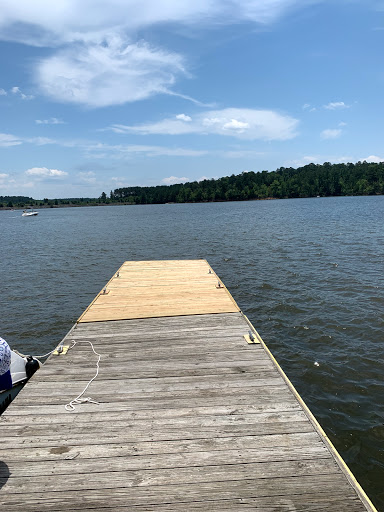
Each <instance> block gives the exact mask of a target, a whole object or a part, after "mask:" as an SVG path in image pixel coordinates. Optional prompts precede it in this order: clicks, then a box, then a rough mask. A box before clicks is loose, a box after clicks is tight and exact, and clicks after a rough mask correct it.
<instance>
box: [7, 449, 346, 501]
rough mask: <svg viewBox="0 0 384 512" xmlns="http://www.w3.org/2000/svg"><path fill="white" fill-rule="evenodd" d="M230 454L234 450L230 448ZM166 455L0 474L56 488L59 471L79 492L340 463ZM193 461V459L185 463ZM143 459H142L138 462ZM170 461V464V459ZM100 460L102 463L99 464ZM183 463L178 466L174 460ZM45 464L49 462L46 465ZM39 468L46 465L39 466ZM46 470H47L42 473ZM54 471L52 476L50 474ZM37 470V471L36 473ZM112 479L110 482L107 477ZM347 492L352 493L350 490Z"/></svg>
mask: <svg viewBox="0 0 384 512" xmlns="http://www.w3.org/2000/svg"><path fill="white" fill-rule="evenodd" d="M199 455H200V457H201V458H202V462H203V464H204V462H205V457H206V458H207V460H209V457H210V456H209V454H206V453H205V452H199ZM228 455H232V452H230V453H229V454H228ZM160 458H161V459H163V460H164V463H165V464H166V465H165V466H162V465H161V466H160V467H159V468H160V469H161V471H159V470H158V469H159V468H158V467H157V466H156V465H154V466H155V468H153V462H154V461H155V460H156V459H157V457H153V458H150V459H149V462H150V463H151V466H149V467H148V468H147V469H145V460H143V461H140V459H145V457H131V458H130V459H128V458H126V459H125V460H122V458H121V457H116V458H115V459H107V460H106V461H101V463H100V459H99V460H95V461H94V464H92V462H89V461H82V460H78V459H74V460H70V461H56V462H54V463H52V464H51V465H47V464H44V465H42V464H33V463H29V464H26V465H25V466H24V467H22V465H21V464H19V465H11V466H10V468H9V469H10V471H11V474H12V473H13V472H14V471H21V475H20V477H18V478H12V477H11V478H9V479H7V480H5V479H4V478H2V477H0V485H1V482H2V481H3V482H4V490H5V491H6V492H9V493H13V492H15V493H31V492H33V489H34V488H36V487H41V484H42V482H43V481H44V486H45V489H46V490H47V492H49V491H55V490H56V489H57V477H58V476H59V475H60V476H64V477H65V478H61V479H60V489H61V490H62V491H65V490H67V491H71V492H77V491H79V490H86V489H89V490H92V489H95V488H99V487H105V486H107V487H108V488H117V489H118V488H120V487H122V486H124V487H128V488H132V489H134V488H135V487H143V488H145V487H149V486H158V485H167V486H172V485H190V484H194V485H196V484H197V483H204V484H206V483H208V482H214V483H217V482H223V483H224V482H227V481H232V482H233V481H239V480H240V481H241V480H246V479H260V480H261V482H260V483H259V484H258V485H259V486H262V485H263V480H264V479H266V478H268V479H278V478H289V477H296V478H300V477H302V476H308V475H314V476H315V475H322V474H325V473H326V474H328V475H332V474H335V475H337V473H338V469H339V468H338V466H337V465H336V463H335V462H334V460H332V458H331V457H329V458H328V459H321V458H319V459H318V460H317V461H314V460H302V461H295V460H290V461H278V462H268V463H245V464H241V463H237V461H238V460H239V458H240V459H241V457H235V459H234V463H233V464H225V465H224V466H223V465H220V464H217V465H216V464H215V461H217V460H220V458H221V459H223V456H221V457H220V452H218V454H216V453H215V454H213V456H212V464H209V465H207V466H204V465H202V466H197V467H196V465H195V464H194V458H195V457H193V455H192V454H188V455H186V456H185V459H183V457H178V456H172V455H171V456H169V459H168V460H166V457H165V456H162V457H160ZM244 458H245V459H249V458H250V456H249V455H248V454H246V455H245V456H244ZM188 461H191V464H189V465H187V464H186V463H187V462H188ZM140 462H141V463H140ZM172 462H173V464H172ZM103 463H104V464H103ZM179 463H182V464H183V465H182V466H179V465H178V464H179ZM47 466H48V467H47ZM40 468H44V469H43V470H42V471H43V472H41V469H40ZM44 470H45V473H44ZM111 472H113V478H111ZM52 473H53V476H52ZM87 474H92V475H93V476H94V478H93V479H92V480H91V481H87V479H86V478H84V475H87ZM36 475H39V476H36ZM111 480H112V483H111ZM350 494H351V493H350Z"/></svg>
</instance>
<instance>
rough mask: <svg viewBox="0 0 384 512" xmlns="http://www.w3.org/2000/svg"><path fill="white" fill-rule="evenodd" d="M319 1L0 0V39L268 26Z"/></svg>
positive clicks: (61, 39) (51, 41)
mask: <svg viewBox="0 0 384 512" xmlns="http://www.w3.org/2000/svg"><path fill="white" fill-rule="evenodd" d="M319 1H320V0H301V1H298V0H226V1H225V2H223V1H220V0H210V1H206V0H183V1H180V0H163V1H162V2H159V1H158V0H141V1H140V2H137V0H109V2H108V3H105V1H103V0H82V1H81V2H79V1H78V0H56V1H55V2H47V1H46V0H34V2H31V1H30V0H18V1H17V2H15V1H14V0H2V6H1V12H0V28H1V29H2V30H1V32H2V38H3V39H4V40H9V41H17V42H22V43H27V44H30V45H36V46H57V45H59V44H62V43H69V42H73V41H90V40H92V41H99V42H101V41H102V40H103V38H104V37H105V35H106V34H111V33H122V32H127V31H128V32H129V31H130V32H133V31H137V30H138V29H139V28H144V27H148V26H151V25H155V24H159V23H167V24H169V23H180V24H184V25H197V26H199V27H207V26H211V25H216V24H217V23H221V24H232V23H234V22H235V21H241V20H248V21H252V22H255V23H262V24H265V23H271V22H273V21H274V20H276V19H277V18H278V17H279V16H281V15H283V14H284V13H285V12H286V11H287V10H288V9H294V8H296V7H298V6H302V5H310V4H314V3H319Z"/></svg>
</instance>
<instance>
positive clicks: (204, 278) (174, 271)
mask: <svg viewBox="0 0 384 512" xmlns="http://www.w3.org/2000/svg"><path fill="white" fill-rule="evenodd" d="M218 284H220V287H218ZM105 290H106V291H107V293H105V294H104V293H103V291H104V289H103V290H102V291H101V292H100V293H99V295H98V296H97V297H96V298H95V299H94V301H93V302H92V304H91V305H90V306H89V307H88V308H87V309H86V311H85V312H84V313H83V314H82V315H81V317H80V319H79V322H80V323H85V322H104V321H107V320H125V319H132V318H151V317H152V318H153V317H169V316H182V315H200V314H212V313H229V312H236V311H239V307H238V306H237V304H236V303H235V301H234V300H233V299H232V297H231V295H230V294H229V293H228V291H227V289H226V288H225V286H224V284H223V283H222V282H221V281H220V279H219V278H218V277H217V275H216V274H215V273H214V272H213V270H212V269H211V267H210V266H209V264H208V263H207V262H206V261H205V260H196V261H194V260H189V261H188V260H184V261H183V260H181V261H180V260H175V261H172V260H170V261H157V262H154V261H150V262H148V261H142V262H128V261H127V262H125V263H124V264H123V265H122V266H121V268H120V269H119V271H118V273H116V274H115V276H114V277H113V278H112V279H111V280H110V281H109V283H108V284H107V286H106V287H105Z"/></svg>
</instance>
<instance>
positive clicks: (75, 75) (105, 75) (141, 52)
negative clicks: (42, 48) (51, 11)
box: [36, 37, 185, 107]
mask: <svg viewBox="0 0 384 512" xmlns="http://www.w3.org/2000/svg"><path fill="white" fill-rule="evenodd" d="M184 73H185V70H184V63H183V58H182V57H181V56H180V55H178V54H176V53H171V52H167V51H164V50H160V49H157V48H154V47H151V46H150V45H148V44H146V43H144V42H141V43H126V42H124V41H123V40H122V39H121V38H119V37H115V38H112V39H110V40H109V41H108V42H105V43H104V44H103V45H99V44H89V45H75V46H72V47H70V48H65V49H62V50H60V51H59V52H57V53H56V54H55V55H53V56H51V57H48V58H46V59H43V60H41V62H40V64H39V66H38V69H37V77H36V78H37V81H38V83H39V84H40V87H41V89H42V90H43V91H44V93H45V94H47V95H48V96H50V97H51V98H53V99H55V100H58V101H62V102H68V103H79V104H84V105H87V106H90V107H105V106H109V105H118V104H123V103H126V102H131V101H137V100H142V99H145V98H148V97H150V96H152V95H154V94H158V93H167V91H168V88H170V87H171V86H172V85H173V84H174V83H175V81H176V78H177V76H178V75H180V74H184Z"/></svg>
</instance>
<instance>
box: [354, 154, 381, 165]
mask: <svg viewBox="0 0 384 512" xmlns="http://www.w3.org/2000/svg"><path fill="white" fill-rule="evenodd" d="M364 160H365V161H366V162H369V163H375V164H379V163H380V162H384V158H381V157H380V156H376V155H370V156H368V157H367V158H360V161H361V162H364Z"/></svg>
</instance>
